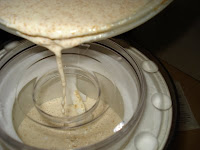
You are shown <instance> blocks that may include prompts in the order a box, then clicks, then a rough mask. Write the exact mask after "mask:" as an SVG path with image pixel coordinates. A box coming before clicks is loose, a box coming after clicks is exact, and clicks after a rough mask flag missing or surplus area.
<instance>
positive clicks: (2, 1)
mask: <svg viewBox="0 0 200 150" xmlns="http://www.w3.org/2000/svg"><path fill="white" fill-rule="evenodd" d="M148 1H149V0H0V23H2V24H4V25H6V26H8V27H10V28H13V29H15V30H17V31H18V35H20V36H21V37H24V38H26V39H28V40H30V41H32V42H34V43H36V44H38V45H40V46H43V47H46V48H48V49H49V50H51V51H52V52H53V53H55V55H56V60H57V64H58V70H59V73H60V76H61V81H62V86H63V101H62V106H63V108H64V105H65V102H66V89H65V88H66V83H65V78H64V72H63V65H62V60H61V51H62V49H66V48H71V47H74V46H77V45H79V44H81V43H84V42H90V41H95V37H94V35H98V33H102V32H106V31H109V30H110V29H111V28H112V27H115V25H116V23H123V18H127V17H129V16H131V15H132V14H134V13H136V12H137V10H138V9H140V8H141V7H142V6H144V5H145V4H146V3H147V2H148ZM108 116H113V117H112V119H114V118H117V115H116V114H115V113H114V112H113V110H111V109H109V111H107V113H106V115H105V116H104V117H103V118H104V119H101V121H99V122H96V123H94V124H93V126H91V127H90V134H91V135H95V136H91V135H90V134H85V132H86V131H87V130H88V128H85V129H80V130H77V131H70V132H68V131H66V132H65V131H60V134H57V136H52V135H54V134H56V133H55V131H54V130H52V129H48V130H49V133H48V134H49V136H46V137H45V138H43V136H40V135H41V134H42V133H43V128H41V127H39V126H38V125H33V124H31V123H30V122H29V121H28V119H25V120H24V121H23V123H22V126H23V128H24V130H23V131H22V127H21V128H20V130H21V131H22V132H21V133H24V134H23V136H21V138H22V140H23V141H24V142H25V143H29V144H31V145H37V144H44V143H45V144H44V145H43V146H46V147H47V148H53V147H54V145H58V146H63V145H65V146H67V145H68V144H67V143H70V142H71V143H73V144H75V145H74V146H75V147H76V146H77V145H79V143H82V144H83V145H85V144H87V143H88V142H89V141H91V140H97V139H98V140H100V139H101V138H102V137H101V136H100V135H101V132H104V130H105V132H104V133H105V134H107V133H108V134H109V135H110V133H111V132H112V130H110V129H111V128H113V127H114V126H113V125H114V124H115V123H114V124H112V119H109V118H110V117H108ZM117 120H118V119H117ZM114 122H115V121H114ZM108 124H111V126H112V127H110V125H109V126H108ZM103 126H104V127H103ZM102 128H103V130H102ZM31 129H33V130H31ZM20 130H19V131H20ZM33 131H35V133H32V132H33ZM27 133H31V134H27ZM71 133H73V134H72V135H73V136H72V135H71ZM26 134H27V135H26ZM76 134H77V135H80V138H78V139H77V138H76V136H75V135H76ZM29 135H31V137H29ZM69 137H74V139H73V140H72V138H69ZM81 137H82V138H81ZM57 138H58V139H62V140H59V141H57ZM45 140H46V141H45ZM41 141H43V142H41ZM73 144H72V146H73ZM80 145H81V144H80Z"/></svg>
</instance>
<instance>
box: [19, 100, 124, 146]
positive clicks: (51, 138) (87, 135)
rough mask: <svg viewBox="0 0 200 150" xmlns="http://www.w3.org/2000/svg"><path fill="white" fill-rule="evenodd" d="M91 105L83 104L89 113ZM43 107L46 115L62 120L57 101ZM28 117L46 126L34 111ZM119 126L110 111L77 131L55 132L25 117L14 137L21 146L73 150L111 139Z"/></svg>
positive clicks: (112, 112)
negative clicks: (16, 137) (18, 139)
mask: <svg viewBox="0 0 200 150" xmlns="http://www.w3.org/2000/svg"><path fill="white" fill-rule="evenodd" d="M94 101H95V100H93V99H90V98H88V99H87V101H86V102H85V103H84V104H85V106H86V108H87V109H89V107H91V106H92V105H93V104H94ZM55 106H56V107H55ZM42 107H43V108H44V109H45V110H46V111H49V112H50V114H51V113H53V114H54V115H57V116H59V115H60V116H62V114H61V113H60V109H61V106H60V98H57V99H54V100H51V101H49V102H46V103H44V104H43V106H42ZM52 108H53V111H52ZM72 110H73V109H72ZM75 113H76V112H72V111H71V113H70V115H76V114H75ZM28 115H29V116H32V117H33V118H34V119H35V120H36V121H39V122H43V123H47V124H48V122H46V120H44V118H43V117H42V116H41V115H40V114H39V113H38V111H37V109H36V108H35V107H34V108H32V109H31V110H30V111H29V113H28ZM110 116H112V118H110ZM120 122H121V118H120V117H119V115H118V114H117V113H116V112H114V110H113V109H111V108H109V109H108V110H107V111H106V113H105V114H104V115H103V116H102V117H101V118H100V119H99V120H97V121H95V122H93V123H90V124H88V125H85V126H82V127H79V128H75V129H68V130H58V129H53V128H48V127H45V126H41V125H39V124H38V123H35V122H33V121H32V120H30V119H29V118H28V117H25V118H24V119H23V121H22V123H21V124H20V126H19V127H18V129H17V133H18V135H19V137H20V139H21V140H22V141H23V142H24V143H26V144H28V145H31V146H36V147H39V148H45V149H72V148H78V147H84V146H87V145H91V144H94V143H96V142H99V141H101V140H103V139H105V138H107V137H109V136H111V135H112V134H113V129H114V128H115V127H116V126H117V125H118V124H119V123H120Z"/></svg>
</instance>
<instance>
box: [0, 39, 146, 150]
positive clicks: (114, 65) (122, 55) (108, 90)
mask: <svg viewBox="0 0 200 150" xmlns="http://www.w3.org/2000/svg"><path fill="white" fill-rule="evenodd" d="M63 64H64V65H65V66H75V67H76V68H81V69H82V70H86V71H87V72H90V73H91V74H92V75H94V76H95V78H96V79H95V80H96V81H97V82H98V83H99V89H100V91H101V94H100V95H99V96H100V101H104V103H105V104H106V106H108V107H111V108H112V109H113V110H114V111H115V112H116V113H117V114H118V115H119V116H120V117H121V119H122V121H123V122H122V123H121V124H120V125H122V128H121V127H120V128H121V130H119V131H116V132H113V135H112V136H109V137H107V138H105V139H103V140H101V141H99V142H97V143H93V144H92V145H89V146H86V147H80V148H79V149H120V148H121V147H123V146H124V144H126V142H127V141H128V140H129V137H130V135H132V134H134V129H135V127H136V126H137V123H138V122H139V120H140V117H141V115H142V113H143V108H144V105H145V96H146V83H145V80H144V76H143V73H142V71H141V70H140V67H139V65H138V64H137V62H135V60H134V59H133V58H131V57H130V55H129V54H128V53H127V52H126V51H125V50H124V49H123V48H122V47H120V46H119V45H117V44H116V43H114V42H112V41H110V40H105V41H101V42H98V43H90V44H84V45H81V46H78V47H75V48H72V49H69V50H64V51H63ZM55 68H56V61H55V56H54V55H53V54H52V53H51V52H50V51H48V50H46V49H45V48H42V47H39V46H37V45H34V44H32V43H31V42H28V41H25V42H24V43H22V44H21V45H19V46H18V47H16V48H15V49H14V50H12V51H10V52H9V53H7V54H6V55H5V56H4V57H3V58H1V60H0V78H1V80H0V88H1V89H2V90H1V91H0V106H1V109H0V139H1V141H3V145H6V147H8V148H10V149H27V150H29V149H37V148H35V147H31V146H28V145H25V144H23V143H22V141H21V140H20V138H19V137H18V135H17V134H16V131H15V129H16V128H18V127H19V125H20V123H21V122H22V120H23V119H24V118H25V117H26V115H27V114H28V112H29V111H30V109H31V108H33V107H35V104H34V101H33V95H32V93H33V89H29V91H31V92H25V94H24V95H23V96H24V97H25V99H26V101H22V103H21V104H20V101H18V97H19V95H20V91H21V90H22V89H23V88H24V85H26V84H27V83H29V82H31V81H32V82H33V84H32V86H30V87H29V88H34V85H35V83H36V81H37V79H41V77H42V76H43V75H45V74H46V73H48V72H49V71H52V70H54V69H55ZM81 74H82V73H81ZM86 84H87V83H84V85H86ZM94 85H95V84H91V85H90V86H91V87H92V86H94ZM78 87H79V90H80V91H81V92H82V93H85V94H86V93H87V92H88V91H87V90H85V91H84V88H82V87H81V84H80V86H78ZM94 87H95V86H94ZM91 89H92V88H91ZM97 89H98V88H97ZM97 91H98V90H97ZM91 93H95V92H91ZM97 93H98V92H97ZM97 95H98V94H97ZM91 96H92V95H91ZM93 96H94V97H95V96H96V95H93ZM16 103H17V104H19V105H20V108H19V107H18V108H16V107H15V105H16ZM104 108H106V107H104ZM94 109H95V108H94ZM106 110H107V109H103V111H101V113H100V114H99V116H97V117H96V118H101V116H103V115H104V112H105V111H106ZM86 113H87V112H86ZM89 113H90V114H91V113H92V111H91V112H89ZM82 115H85V114H82ZM96 118H92V119H91V118H90V119H89V121H88V122H80V123H79V124H78V126H82V125H86V126H87V125H90V123H91V122H92V121H95V119H96ZM32 119H33V120H34V118H32ZM73 121H74V122H75V123H76V122H77V120H73ZM41 125H42V126H45V125H44V124H41ZM76 125H77V124H72V126H70V127H76ZM47 128H49V127H47ZM50 128H55V126H53V127H50ZM113 130H114V128H113Z"/></svg>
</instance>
